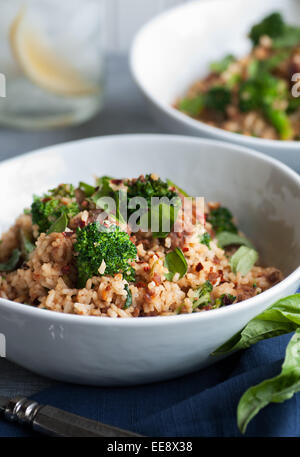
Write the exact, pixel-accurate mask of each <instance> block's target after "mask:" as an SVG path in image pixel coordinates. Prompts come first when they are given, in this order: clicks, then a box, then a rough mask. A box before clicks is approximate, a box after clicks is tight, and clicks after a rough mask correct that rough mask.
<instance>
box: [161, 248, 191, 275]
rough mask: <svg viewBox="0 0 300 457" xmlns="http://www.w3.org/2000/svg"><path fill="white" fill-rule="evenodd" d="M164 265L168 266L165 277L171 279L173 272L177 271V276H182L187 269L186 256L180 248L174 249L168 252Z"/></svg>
mask: <svg viewBox="0 0 300 457" xmlns="http://www.w3.org/2000/svg"><path fill="white" fill-rule="evenodd" d="M165 267H166V268H168V270H169V273H168V274H166V279H167V280H168V281H172V279H173V277H174V275H175V273H179V277H180V278H182V276H184V275H185V274H186V272H187V270H188V265H187V261H186V258H185V257H184V254H183V252H182V250H181V249H180V248H176V249H174V251H172V252H169V254H167V255H166V258H165Z"/></svg>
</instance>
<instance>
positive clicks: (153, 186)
mask: <svg viewBox="0 0 300 457" xmlns="http://www.w3.org/2000/svg"><path fill="white" fill-rule="evenodd" d="M126 185H127V186H128V190H127V197H128V199H131V198H134V197H143V198H145V199H146V200H147V204H148V207H150V205H151V198H152V197H158V198H163V197H167V198H168V199H169V200H171V199H172V198H173V197H175V198H176V197H178V194H177V193H176V192H175V191H174V190H172V189H170V187H169V184H168V183H167V182H164V181H162V180H161V179H160V178H158V179H153V177H152V176H151V175H146V176H145V177H144V176H140V177H139V178H138V179H136V180H133V181H127V182H126ZM130 211H131V212H134V211H135V210H129V213H130Z"/></svg>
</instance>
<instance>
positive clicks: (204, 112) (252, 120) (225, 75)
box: [174, 36, 300, 140]
mask: <svg viewBox="0 0 300 457" xmlns="http://www.w3.org/2000/svg"><path fill="white" fill-rule="evenodd" d="M288 50H289V54H288V56H287V57H286V58H283V59H282V62H279V63H278V64H277V66H275V68H274V69H272V71H270V74H271V75H272V76H273V77H275V78H277V79H278V81H280V82H281V83H282V84H283V85H284V86H285V87H286V96H285V98H284V99H282V100H281V99H280V96H279V95H278V97H277V99H276V101H275V103H274V104H273V108H274V109H277V110H279V111H281V112H282V113H284V115H286V119H287V121H286V122H288V123H289V124H290V128H291V132H290V133H289V135H288V137H282V135H281V134H280V129H279V130H278V126H277V127H276V123H275V122H273V123H272V122H271V120H270V119H268V117H267V116H266V115H265V114H264V112H263V111H262V109H261V108H262V107H261V106H260V107H259V109H252V110H250V111H248V110H247V111H246V112H245V110H242V109H241V107H240V100H239V91H240V89H241V87H242V86H243V83H244V82H245V81H246V82H248V81H251V66H252V65H253V64H254V63H255V62H257V61H258V62H266V63H268V61H269V60H270V61H271V60H272V59H273V58H276V56H277V54H278V50H276V48H273V47H272V40H271V38H270V37H268V36H262V37H261V40H260V42H259V44H258V45H257V46H255V47H254V48H253V49H252V50H251V52H250V53H249V54H248V55H246V56H244V57H242V58H238V59H236V61H234V62H232V63H230V64H229V66H228V68H227V69H226V70H224V71H222V72H220V73H218V72H215V71H211V72H210V73H208V74H207V75H206V76H205V77H204V78H202V79H200V80H198V81H196V82H195V83H193V84H192V85H191V87H189V88H188V90H187V92H186V94H185V95H184V96H183V97H181V98H179V99H178V100H176V101H175V103H174V107H175V108H176V109H178V110H180V111H183V112H184V113H185V114H187V115H189V116H190V117H193V118H195V119H197V120H199V121H202V122H204V123H206V124H208V125H211V126H213V127H218V128H221V129H224V130H227V131H229V132H233V133H238V134H242V135H246V136H253V137H257V138H264V139H270V140H299V139H300V106H299V104H298V105H297V106H296V107H295V109H289V91H290V86H291V77H292V75H293V74H294V75H297V74H300V57H299V56H300V43H298V44H297V45H296V46H293V47H292V46H290V48H288ZM234 78H236V80H237V81H236V82H232V81H233V80H234ZM230 81H231V82H230ZM215 87H218V88H225V89H228V90H230V94H231V100H230V103H229V104H228V105H227V106H226V109H225V110H224V112H221V111H218V110H217V109H212V108H207V107H204V108H202V109H200V110H199V113H192V112H189V111H188V110H187V109H185V108H184V107H183V106H182V105H181V103H182V101H186V100H193V99H195V98H197V97H199V96H203V95H204V94H206V93H208V92H209V91H210V89H213V88H215ZM295 100H296V98H295Z"/></svg>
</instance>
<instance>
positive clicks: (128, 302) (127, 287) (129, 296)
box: [124, 284, 132, 309]
mask: <svg viewBox="0 0 300 457" xmlns="http://www.w3.org/2000/svg"><path fill="white" fill-rule="evenodd" d="M124 289H125V290H126V292H127V298H126V302H125V305H124V309H128V308H129V307H130V306H131V305H132V293H131V290H130V289H129V286H128V284H125V287H124Z"/></svg>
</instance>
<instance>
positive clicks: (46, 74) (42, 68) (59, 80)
mask: <svg viewBox="0 0 300 457" xmlns="http://www.w3.org/2000/svg"><path fill="white" fill-rule="evenodd" d="M25 13H26V8H25V7H24V8H22V10H21V11H20V12H19V14H18V15H17V16H16V18H15V19H14V21H13V22H12V24H11V27H10V44H11V47H12V50H13V53H14V56H15V59H16V60H17V62H18V63H19V65H20V67H21V68H22V70H23V72H24V74H25V75H26V76H27V77H28V78H29V79H30V80H31V81H32V82H33V83H35V84H36V85H38V86H39V87H41V88H43V89H45V90H47V91H49V92H53V93H55V94H59V95H65V96H88V95H91V94H94V93H96V92H98V91H99V88H98V87H96V86H95V85H92V84H90V83H89V82H87V81H85V80H84V78H83V77H82V76H81V75H80V74H79V73H78V71H77V70H74V69H73V68H72V67H71V66H69V65H68V64H66V63H65V62H64V61H63V60H62V59H61V58H59V57H58V56H57V55H56V54H55V52H53V51H52V50H51V49H50V48H49V46H47V45H46V43H45V41H44V39H43V37H42V36H41V33H40V32H37V30H34V29H33V28H32V27H31V26H30V25H29V24H28V23H27V22H26V20H25Z"/></svg>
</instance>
